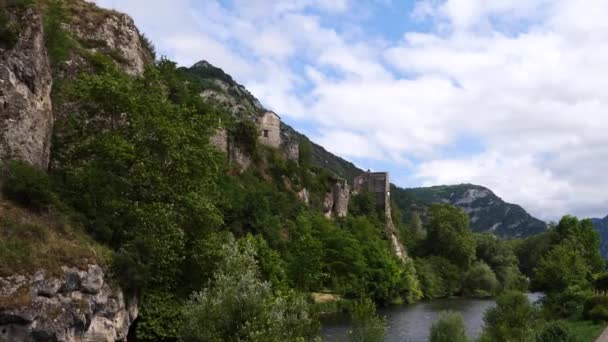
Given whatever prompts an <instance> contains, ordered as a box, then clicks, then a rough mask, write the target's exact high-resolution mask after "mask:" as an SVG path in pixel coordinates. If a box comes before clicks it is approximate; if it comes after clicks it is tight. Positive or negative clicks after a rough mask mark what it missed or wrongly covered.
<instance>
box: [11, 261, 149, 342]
mask: <svg viewBox="0 0 608 342" xmlns="http://www.w3.org/2000/svg"><path fill="white" fill-rule="evenodd" d="M0 303H1V304H2V305H1V306H0V342H9V341H10V342H20V341H62V342H77V341H95V342H110V341H126V339H127V334H128V332H129V327H130V325H131V323H132V322H133V321H134V320H135V319H136V318H137V315H138V307H137V303H136V301H135V300H134V299H133V300H131V301H129V302H127V300H126V299H125V297H124V294H123V293H122V291H121V290H120V289H118V288H117V287H115V286H113V285H111V284H109V283H108V282H107V281H106V279H105V276H104V272H103V270H102V269H101V267H99V266H97V265H89V266H88V268H87V269H86V270H79V269H76V268H69V267H65V266H64V267H63V274H62V275H60V276H56V275H49V274H47V273H45V272H44V271H42V270H41V271H38V272H36V273H35V274H33V275H14V276H11V277H5V278H0Z"/></svg>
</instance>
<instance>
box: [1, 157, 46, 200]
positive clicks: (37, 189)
mask: <svg viewBox="0 0 608 342" xmlns="http://www.w3.org/2000/svg"><path fill="white" fill-rule="evenodd" d="M4 173H5V174H4V177H3V178H4V181H3V182H2V193H3V194H4V195H5V196H6V197H7V198H8V199H9V200H11V201H13V202H15V203H17V204H19V205H22V206H25V207H28V208H30V209H35V210H41V209H44V208H47V207H49V206H50V205H52V204H55V203H56V196H55V194H54V193H53V191H52V189H51V182H50V180H49V178H48V176H47V174H46V173H45V172H44V171H42V170H40V169H37V168H35V167H34V166H32V165H30V164H28V163H26V162H23V161H10V162H8V163H7V167H6V170H5V172H4Z"/></svg>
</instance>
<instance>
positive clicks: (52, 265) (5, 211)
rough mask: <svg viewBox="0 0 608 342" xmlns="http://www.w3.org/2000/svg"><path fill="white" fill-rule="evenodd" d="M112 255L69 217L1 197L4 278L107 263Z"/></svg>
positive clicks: (0, 269)
mask: <svg viewBox="0 0 608 342" xmlns="http://www.w3.org/2000/svg"><path fill="white" fill-rule="evenodd" d="M109 256H110V252H109V251H108V250H107V249H105V248H103V247H101V246H100V245H98V244H97V243H95V242H94V241H93V240H92V239H91V238H89V237H88V235H86V233H84V231H83V230H82V228H81V227H79V226H78V225H76V224H73V223H71V222H70V221H69V220H68V219H67V218H65V216H63V215H61V214H58V213H56V212H54V211H50V210H49V211H46V212H41V213H34V212H30V211H28V210H26V209H22V208H19V207H17V206H15V205H13V204H12V203H10V202H7V201H2V200H0V277H4V276H10V275H14V274H32V273H34V272H36V271H37V270H39V269H44V270H46V271H47V272H49V273H50V274H55V275H59V274H61V272H62V271H61V266H64V265H65V266H70V267H78V268H81V269H84V268H86V266H87V265H88V264H99V265H105V264H107V260H108V258H109Z"/></svg>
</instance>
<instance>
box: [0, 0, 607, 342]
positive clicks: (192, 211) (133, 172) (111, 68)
mask: <svg viewBox="0 0 608 342" xmlns="http://www.w3.org/2000/svg"><path fill="white" fill-rule="evenodd" d="M0 3H1V2H0ZM74 3H78V2H77V1H66V2H62V1H40V2H35V1H17V2H9V3H8V4H3V6H5V8H6V9H10V11H11V13H19V11H26V10H28V8H31V7H32V6H34V7H37V8H39V10H40V11H42V12H43V13H44V24H45V35H46V40H45V44H46V47H47V50H48V51H49V58H50V60H51V65H52V67H53V75H54V78H55V81H54V84H53V88H52V97H53V103H54V107H55V108H58V110H59V109H60V112H58V113H57V115H56V121H55V128H54V131H53V138H52V148H51V162H50V166H49V168H48V170H46V169H44V170H43V169H40V168H38V167H36V166H33V165H30V164H28V163H26V162H24V161H19V160H2V163H1V165H2V180H1V187H2V199H0V201H1V203H2V209H0V213H1V214H3V215H2V216H0V277H1V276H9V275H12V274H18V273H27V272H34V271H35V270H37V269H39V268H44V269H47V270H50V271H51V272H59V270H60V269H61V266H62V265H65V264H70V265H77V266H78V265H80V264H79V263H83V264H82V265H84V264H86V263H93V262H94V263H98V264H100V265H103V266H104V267H105V268H107V269H108V270H109V273H110V274H111V277H112V279H113V281H115V282H116V283H117V284H119V285H120V287H121V288H122V289H123V290H124V291H125V292H126V293H128V295H129V297H130V298H134V300H137V301H138V303H139V307H140V311H139V318H138V319H137V321H136V322H135V324H134V327H133V328H132V335H133V337H134V338H136V339H137V340H139V341H174V340H181V341H308V340H315V339H318V338H319V337H318V334H319V325H320V323H319V315H321V314H323V313H325V312H328V311H336V310H345V311H348V312H350V313H351V314H352V317H353V320H354V322H355V323H356V329H354V330H353V331H352V334H351V336H352V338H353V340H356V341H377V340H382V338H383V329H384V328H383V324H384V323H383V321H382V319H381V318H380V317H378V316H377V314H376V313H375V307H376V306H384V305H390V304H400V303H412V302H415V301H419V300H430V299H435V298H445V297H450V296H472V297H494V296H498V305H497V307H496V308H495V309H491V310H490V311H488V313H487V314H486V318H485V319H486V329H485V331H484V333H483V336H482V338H481V340H482V341H528V340H530V341H570V340H571V339H569V338H573V337H572V334H573V332H572V329H573V328H572V326H573V325H575V323H572V322H581V321H583V320H589V321H602V320H606V319H608V299H607V298H608V297H605V296H604V294H605V293H606V291H608V273H604V271H605V261H604V259H603V258H602V257H601V256H600V254H599V237H598V234H597V232H596V231H595V230H594V229H593V226H592V223H591V221H588V220H582V221H579V220H578V219H577V218H574V217H570V216H566V217H564V218H563V219H562V220H561V221H560V222H559V224H558V225H557V226H555V227H554V228H552V229H550V230H548V231H547V232H544V233H541V234H539V235H535V236H533V237H530V238H526V239H520V240H502V239H499V238H497V237H495V236H494V235H491V234H489V233H474V232H472V230H471V229H470V223H469V218H468V216H467V215H466V213H464V212H463V211H462V210H461V209H459V208H456V207H454V206H451V205H448V204H434V205H431V206H430V207H429V208H428V212H427V214H426V219H425V222H422V220H421V219H420V217H419V216H418V215H417V214H416V213H407V217H405V218H404V214H403V213H401V212H400V211H399V209H398V207H397V206H396V205H392V217H390V218H387V217H385V215H384V212H382V211H380V210H379V209H378V206H377V203H375V197H374V196H373V195H372V194H371V193H368V192H365V191H364V192H361V193H357V194H354V195H353V196H352V197H351V200H350V204H349V208H348V212H349V213H348V215H347V217H343V218H327V217H325V216H324V215H323V210H322V206H323V203H322V202H323V196H324V195H325V194H326V193H327V192H328V191H331V187H332V186H333V183H334V182H335V180H336V178H337V175H336V174H335V171H334V170H332V168H323V167H320V166H319V165H318V163H313V158H314V156H313V152H312V149H311V148H310V146H308V145H309V144H310V142H309V141H308V140H307V139H304V138H303V137H298V139H300V140H299V144H300V148H299V151H300V154H299V158H298V160H289V159H287V158H285V156H284V155H283V154H282V153H281V152H280V151H279V150H276V149H273V148H269V147H267V146H263V145H261V144H259V142H258V135H259V132H258V130H257V128H256V126H255V124H254V123H253V122H252V121H251V120H247V119H244V118H242V117H238V116H234V115H232V114H231V113H229V112H227V111H226V110H224V109H223V108H222V107H221V106H217V105H216V104H214V103H212V102H209V101H207V100H206V99H204V98H202V97H201V96H200V93H201V92H202V91H203V90H204V89H205V88H206V87H209V84H208V83H206V82H204V81H202V80H200V79H198V78H196V77H193V75H192V74H191V73H190V72H188V70H187V69H184V68H178V66H177V65H176V63H175V62H172V61H170V60H168V59H166V58H156V59H155V60H154V62H151V63H150V64H149V65H147V66H146V68H145V71H144V72H143V74H141V75H131V74H128V73H126V72H125V71H124V70H122V69H121V68H120V67H119V64H120V57H119V56H116V55H115V54H112V53H109V52H105V53H104V52H103V51H102V50H101V49H100V50H99V51H97V52H90V50H87V49H85V47H86V46H87V44H88V45H90V44H92V43H95V42H90V41H88V42H85V41H79V40H78V38H77V37H75V36H73V35H71V34H70V32H68V31H67V30H65V29H64V25H63V24H64V23H66V22H69V21H70V20H71V16H70V13H72V12H70V11H71V10H73V8H74V7H73V4H74ZM18 32H19V23H18V22H13V21H11V20H10V18H8V17H6V16H5V15H4V11H2V12H0V44H2V46H4V47H7V48H10V47H11V46H12V45H13V44H15V39H17V38H16V37H18ZM142 39H143V41H145V42H146V47H147V49H149V53H150V55H154V48H153V45H152V44H151V43H150V42H149V41H147V40H146V39H145V37H142ZM100 51H102V52H100ZM74 55H78V56H79V58H82V59H83V60H85V61H86V65H87V67H86V68H81V69H80V70H79V72H78V73H77V74H75V75H73V74H71V73H67V72H66V69H65V65H66V61H67V60H68V59H69V58H73V56H74ZM220 123H221V124H222V127H223V128H225V129H226V130H227V132H228V134H229V135H230V136H231V137H232V139H233V140H234V141H235V142H236V143H238V144H239V146H240V147H241V149H242V150H243V151H246V153H248V154H249V155H250V156H251V158H252V161H253V162H252V164H251V166H249V167H248V168H242V167H240V166H239V165H236V164H234V163H232V162H230V161H229V159H228V158H226V155H225V154H224V153H223V152H222V151H219V150H218V149H216V148H215V147H214V146H213V145H212V144H211V143H210V139H211V137H212V135H213V134H214V133H215V131H216V130H217V129H218V128H219V124H220ZM335 167H338V166H335ZM335 167H334V168H335ZM302 189H307V190H308V191H309V192H310V196H309V197H310V200H309V201H308V203H306V202H305V201H303V200H301V199H300V198H298V196H297V193H298V192H299V191H301V190H302ZM23 217H28V219H27V220H26V221H27V223H24V222H26V221H24V220H23ZM388 220H391V221H392V222H394V224H395V226H396V231H397V232H398V238H399V239H400V240H401V242H403V244H404V245H405V246H406V250H407V253H408V257H407V259H406V260H405V261H403V260H401V259H399V258H398V257H397V256H395V255H394V254H393V253H392V251H391V248H390V241H389V240H388V239H387V237H386V234H385V229H386V225H387V224H388V222H387V221H388ZM82 265H81V266H82ZM529 289H531V290H536V291H542V292H544V293H545V294H546V296H545V297H544V299H543V301H542V305H540V306H535V305H532V304H530V303H529V302H528V301H527V299H526V298H525V296H524V295H523V294H522V292H525V291H528V290H529ZM319 294H327V295H330V297H331V298H332V300H331V301H329V302H325V303H318V302H315V300H314V298H315V296H316V295H319ZM1 298H2V297H0V306H2V305H6V303H3V301H2V300H1ZM462 331H463V328H462V322H461V319H460V318H459V317H458V315H455V314H452V313H447V314H446V315H444V316H443V317H442V319H441V320H440V321H439V322H437V324H436V325H435V326H434V327H433V332H432V340H433V341H455V339H454V338H456V337H455V336H460V337H459V338H461V340H466V336H463V335H462ZM556 336H557V337H556ZM558 338H559V339H558Z"/></svg>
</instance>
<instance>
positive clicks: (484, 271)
mask: <svg viewBox="0 0 608 342" xmlns="http://www.w3.org/2000/svg"><path fill="white" fill-rule="evenodd" d="M498 286H499V283H498V280H497V279H496V275H495V274H494V271H492V269H491V268H490V266H488V265H487V264H486V263H484V262H483V261H478V262H475V263H474V264H473V265H472V266H471V268H470V269H469V270H468V271H467V272H466V273H465V275H464V279H463V283H462V291H463V292H464V293H465V294H467V295H470V296H475V297H488V296H492V295H494V294H495V293H496V291H497V289H498Z"/></svg>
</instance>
